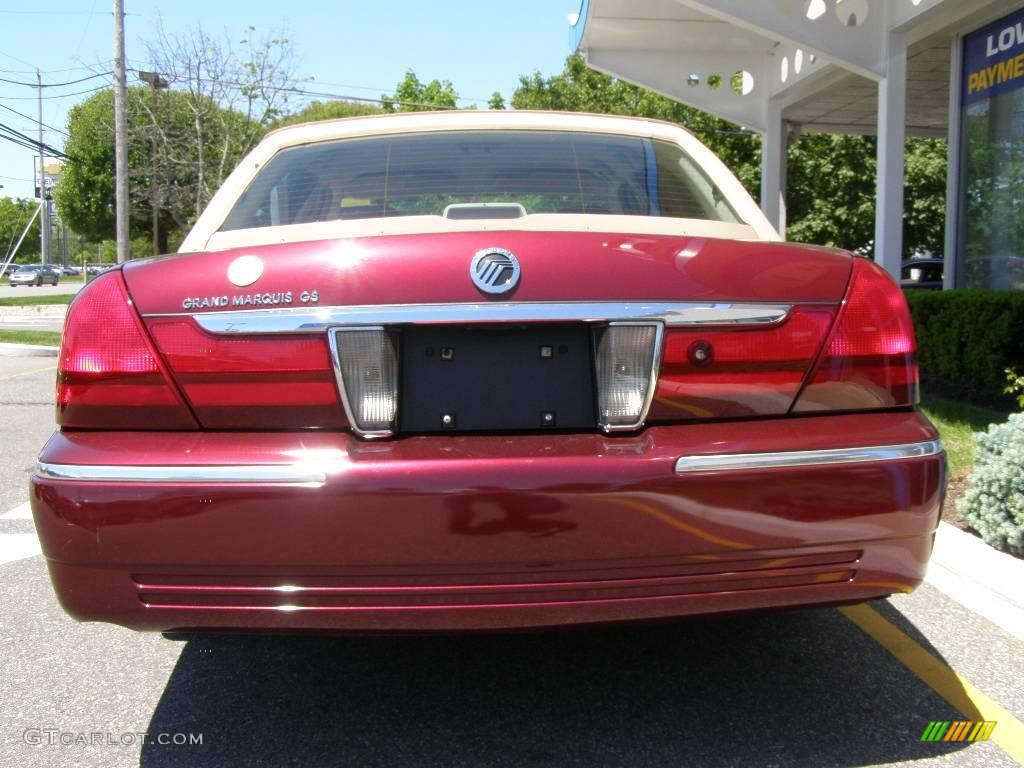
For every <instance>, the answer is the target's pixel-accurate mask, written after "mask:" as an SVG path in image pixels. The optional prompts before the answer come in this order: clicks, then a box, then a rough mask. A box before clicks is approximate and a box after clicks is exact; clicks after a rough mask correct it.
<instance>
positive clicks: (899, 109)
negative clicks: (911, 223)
mask: <svg viewBox="0 0 1024 768" xmlns="http://www.w3.org/2000/svg"><path fill="white" fill-rule="evenodd" d="M887 38H888V39H887V46H886V48H887V53H886V62H887V66H886V68H885V69H886V73H887V74H886V76H885V77H884V78H883V79H882V80H881V81H879V83H878V186H877V192H876V195H875V205H876V207H875V261H876V262H877V263H878V264H879V265H881V266H882V267H883V268H884V269H885V270H886V271H887V272H888V273H889V274H891V275H893V276H894V277H895V278H897V279H899V274H900V262H901V261H902V260H903V172H904V140H905V138H906V131H907V127H906V126H907V40H906V37H905V36H904V34H903V33H902V32H889V33H888V35H887Z"/></svg>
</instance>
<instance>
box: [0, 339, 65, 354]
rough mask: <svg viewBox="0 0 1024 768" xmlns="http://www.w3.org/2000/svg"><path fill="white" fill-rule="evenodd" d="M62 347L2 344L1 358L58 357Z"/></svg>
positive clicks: (0, 344)
mask: <svg viewBox="0 0 1024 768" xmlns="http://www.w3.org/2000/svg"><path fill="white" fill-rule="evenodd" d="M59 354H60V347H44V346H42V345H40V344H8V343H6V342H4V343H0V357H57V355H59Z"/></svg>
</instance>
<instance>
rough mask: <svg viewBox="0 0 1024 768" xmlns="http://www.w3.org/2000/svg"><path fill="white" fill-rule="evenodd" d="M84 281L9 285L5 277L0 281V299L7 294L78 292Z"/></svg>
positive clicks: (38, 294)
mask: <svg viewBox="0 0 1024 768" xmlns="http://www.w3.org/2000/svg"><path fill="white" fill-rule="evenodd" d="M83 285H85V283H84V282H82V281H80V280H63V281H61V282H59V283H58V284H57V285H40V286H35V285H19V286H11V285H10V284H9V283H8V282H7V280H6V279H4V280H3V282H0V299H3V298H6V297H8V296H21V297H25V296H50V295H63V294H65V293H78V292H79V291H80V290H82V286H83Z"/></svg>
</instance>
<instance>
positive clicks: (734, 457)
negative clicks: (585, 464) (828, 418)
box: [676, 440, 942, 473]
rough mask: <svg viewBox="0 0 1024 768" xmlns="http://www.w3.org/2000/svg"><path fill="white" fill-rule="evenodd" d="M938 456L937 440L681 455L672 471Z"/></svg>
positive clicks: (734, 469) (788, 465)
mask: <svg viewBox="0 0 1024 768" xmlns="http://www.w3.org/2000/svg"><path fill="white" fill-rule="evenodd" d="M939 453H942V441H940V440H928V441H926V442H922V443H906V444H904V445H879V446H871V447H865V448H830V449H826V450H820V451H783V452H779V453H720V454H712V455H709V456H683V457H682V458H680V459H679V460H678V461H677V462H676V472H679V473H686V472H722V471H727V470H732V471H736V470H745V469H779V468H782V467H811V466H818V465H822V464H859V463H864V462H876V461H901V460H904V459H916V458H921V457H924V456H935V455H937V454H939Z"/></svg>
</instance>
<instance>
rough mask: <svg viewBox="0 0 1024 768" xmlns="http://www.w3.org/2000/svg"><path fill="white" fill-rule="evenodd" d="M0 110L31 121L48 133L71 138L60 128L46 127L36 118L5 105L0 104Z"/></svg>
mask: <svg viewBox="0 0 1024 768" xmlns="http://www.w3.org/2000/svg"><path fill="white" fill-rule="evenodd" d="M0 109H6V110H7V111H8V112H13V113H14V114H16V115H17V116H18V117H23V118H25V119H26V120H31V121H32V122H33V123H35V124H37V125H41V126H43V128H46V129H47V130H50V131H54V132H56V133H62V134H64V135H65V136H67V137H68V138H71V136H70V134H68V132H67V131H63V130H61V129H60V128H54V127H53V126H52V125H47V124H46V123H40V122H39V121H38V120H37V119H36V118H34V117H29V116H28V115H26V114H25V113H24V112H19V111H18V110H16V109H11V108H10V107H8V106H7V105H6V104H0Z"/></svg>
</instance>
